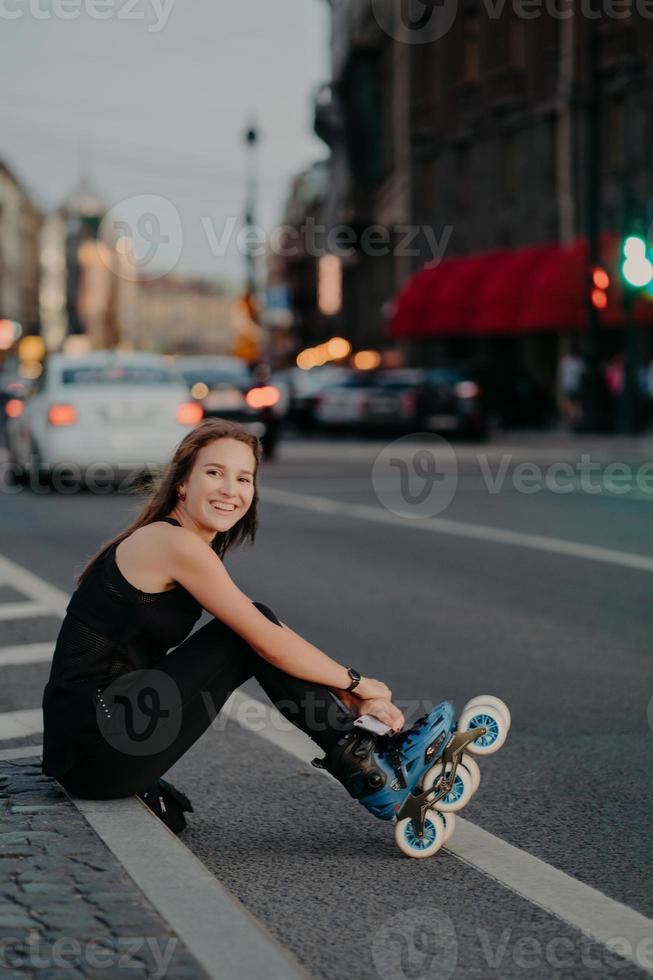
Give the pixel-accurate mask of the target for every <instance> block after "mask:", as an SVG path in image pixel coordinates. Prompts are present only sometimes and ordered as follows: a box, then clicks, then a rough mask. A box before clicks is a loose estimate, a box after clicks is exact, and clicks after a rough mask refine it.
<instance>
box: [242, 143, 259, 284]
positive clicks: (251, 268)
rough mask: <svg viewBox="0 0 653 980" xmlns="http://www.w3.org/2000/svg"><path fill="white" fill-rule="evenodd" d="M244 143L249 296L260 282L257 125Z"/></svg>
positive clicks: (246, 252)
mask: <svg viewBox="0 0 653 980" xmlns="http://www.w3.org/2000/svg"><path fill="white" fill-rule="evenodd" d="M244 142H245V147H246V150H247V152H246V157H245V229H246V232H247V235H246V246H245V283H246V288H247V293H248V295H249V296H254V295H255V294H256V290H257V286H258V282H257V275H256V271H257V270H256V253H255V251H254V242H253V239H254V235H253V230H254V227H255V224H256V204H257V201H258V143H259V131H258V129H257V127H256V126H255V125H253V124H252V125H248V126H247V128H246V130H245V134H244Z"/></svg>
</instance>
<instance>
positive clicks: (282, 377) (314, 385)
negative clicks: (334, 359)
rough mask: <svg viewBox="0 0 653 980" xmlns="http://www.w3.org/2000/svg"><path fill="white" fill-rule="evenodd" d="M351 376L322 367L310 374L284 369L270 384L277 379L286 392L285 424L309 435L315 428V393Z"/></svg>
mask: <svg viewBox="0 0 653 980" xmlns="http://www.w3.org/2000/svg"><path fill="white" fill-rule="evenodd" d="M351 374H352V370H351V368H347V367H341V366H339V365H327V364H325V365H323V366H321V367H314V368H310V370H304V369H302V368H298V367H292V368H287V369H285V370H283V371H278V372H276V373H275V374H274V375H273V379H272V380H273V381H276V380H277V379H278V380H279V382H282V383H283V385H284V386H285V388H286V391H287V407H286V418H287V419H288V422H289V423H290V424H291V425H293V426H294V427H295V428H297V429H299V430H300V431H302V432H310V431H312V430H314V429H315V428H316V425H317V421H316V418H315V406H316V402H317V398H318V395H319V393H320V392H321V391H322V390H323V389H324V388H326V387H327V386H329V385H332V384H335V383H338V382H340V381H342V380H343V379H344V378H348V377H349V376H350V375H351Z"/></svg>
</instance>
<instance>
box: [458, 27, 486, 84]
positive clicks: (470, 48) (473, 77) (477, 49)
mask: <svg viewBox="0 0 653 980" xmlns="http://www.w3.org/2000/svg"><path fill="white" fill-rule="evenodd" d="M480 79H481V18H480V17H479V15H478V14H473V13H472V14H464V15H463V56H462V80H463V82H478V81H480Z"/></svg>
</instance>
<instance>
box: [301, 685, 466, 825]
mask: <svg viewBox="0 0 653 980" xmlns="http://www.w3.org/2000/svg"><path fill="white" fill-rule="evenodd" d="M454 726H455V718H454V708H453V705H452V704H451V702H450V701H443V702H442V703H441V704H439V705H437V707H435V708H434V709H433V710H432V711H431V712H429V714H427V715H423V716H422V717H421V718H418V719H417V721H416V722H415V724H414V725H412V727H411V728H409V729H408V730H406V731H403V732H399V733H398V734H397V735H375V734H374V733H372V732H368V731H365V729H362V728H354V729H352V730H351V731H349V732H347V733H346V734H345V735H342V736H341V737H340V738H339V739H338V741H337V742H336V744H335V745H334V746H333V747H332V748H331V749H330V750H329V752H327V754H326V755H325V757H324V758H323V759H313V761H312V765H314V766H316V767H317V768H319V769H326V771H327V772H329V773H331V775H332V776H334V777H335V778H336V779H337V780H338V781H339V782H340V783H342V785H343V786H344V787H345V789H346V790H347V792H348V793H349V795H350V796H351V797H353V798H354V799H356V800H358V801H359V802H360V803H361V804H362V805H363V806H364V807H365V808H366V809H367V810H369V811H370V813H372V814H373V815H374V816H375V817H378V818H379V819H380V820H393V819H394V818H395V817H396V816H397V815H398V813H399V811H400V810H401V808H402V805H403V804H404V803H405V801H406V800H407V798H408V797H409V796H411V795H412V794H413V793H414V792H415V790H419V787H420V783H421V780H422V777H423V776H424V774H425V773H426V772H427V770H429V769H430V768H431V767H432V766H433V765H434V764H435V763H436V762H437V761H438V759H439V758H440V757H441V756H442V753H443V751H444V748H445V746H446V745H447V743H448V742H449V740H450V738H451V736H452V734H453V730H454Z"/></svg>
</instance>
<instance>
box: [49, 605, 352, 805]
mask: <svg viewBox="0 0 653 980" xmlns="http://www.w3.org/2000/svg"><path fill="white" fill-rule="evenodd" d="M254 605H255V606H256V607H257V608H258V609H260V611H261V612H262V613H263V614H264V615H265V616H267V617H268V619H271V620H272V621H273V622H275V623H278V622H279V620H278V619H277V617H276V616H275V615H274V613H273V612H272V611H271V610H270V609H268V607H267V606H264V605H263V604H262V603H259V602H256V603H254ZM252 676H253V677H255V678H256V680H257V681H258V682H259V684H260V685H261V687H262V688H263V690H264V691H265V693H266V694H267V696H268V697H269V699H270V701H271V702H272V703H273V704H274V705H275V706H276V707H277V708H278V710H279V711H280V712H281V714H282V715H283V716H284V717H285V718H286V719H287V720H288V721H290V722H292V723H293V724H294V725H296V726H297V727H298V728H300V729H301V730H302V731H304V732H305V733H306V734H307V735H309V736H310V737H311V738H312V739H313V740H314V741H315V742H316V743H317V745H318V746H319V747H320V748H322V749H324V751H327V750H328V749H329V748H330V746H331V745H333V743H334V742H335V741H336V740H337V739H338V738H339V737H340V736H341V735H342V734H343V732H345V731H348V730H349V729H350V728H351V726H352V724H353V720H354V716H353V715H352V714H351V712H350V711H349V710H348V709H347V708H346V707H345V706H344V705H343V704H342V702H341V701H340V700H339V699H338V698H337V697H336V696H335V695H334V694H333V692H332V691H330V690H329V689H328V688H327V687H323V686H321V685H319V684H313V683H311V682H309V681H304V680H300V679H299V678H297V677H292V676H291V675H290V674H286V673H285V672H284V671H282V670H279V669H278V668H277V667H275V666H273V665H272V664H270V663H268V661H266V660H264V659H263V658H262V657H260V656H259V655H258V654H257V653H256V652H255V651H254V650H253V649H252V648H251V647H250V646H249V644H248V643H246V642H245V640H243V638H242V637H240V636H239V635H238V634H237V633H235V632H234V631H233V630H232V629H230V627H228V626H226V625H225V624H224V623H223V622H221V621H220V620H219V619H212V620H211V621H210V622H208V623H207V624H206V625H205V626H203V627H201V628H200V629H198V630H196V632H195V633H193V634H191V636H189V637H188V638H187V639H186V640H184V641H183V643H180V644H179V646H178V647H175V649H174V650H173V651H172V652H171V653H169V654H168V655H167V656H166V657H164V659H163V661H162V662H161V663H160V664H158V665H157V667H156V668H153V669H152V670H147V671H146V670H142V671H135V672H133V674H125V675H123V676H122V677H121V678H119V679H118V681H117V682H114V683H113V684H111V685H110V686H109V687H108V688H107V689H106V690H105V691H104V692H103V693H102V698H103V703H102V704H100V706H99V712H98V723H99V728H100V731H101V732H102V738H101V739H100V741H99V743H98V746H97V747H94V748H93V750H92V752H91V753H90V754H89V755H88V756H87V757H85V758H84V759H83V760H82V761H81V762H80V763H78V764H77V765H76V766H75V768H74V769H72V770H69V771H68V772H67V773H64V774H63V775H61V776H59V777H58V780H59V782H60V783H61V784H62V785H63V786H64V787H65V788H66V789H67V790H68V791H69V792H70V793H71V794H72V795H74V796H78V797H80V798H82V799H115V798H117V797H125V796H133V795H134V794H136V793H140V792H141V791H142V790H144V789H145V788H147V787H148V786H149V785H151V784H152V783H153V782H155V781H156V780H157V779H158V778H159V777H160V776H162V775H163V774H164V773H165V772H167V770H168V769H170V767H171V766H173V765H174V763H175V762H177V760H178V759H179V758H180V757H181V756H182V755H183V754H184V753H185V752H186V751H187V750H188V749H189V748H190V747H191V745H193V743H194V742H196V741H197V739H198V738H199V737H200V735H202V733H203V732H205V731H206V729H207V728H208V727H209V726H210V725H211V723H212V722H214V720H215V719H216V716H217V714H218V712H219V710H220V708H221V707H222V706H223V704H224V703H225V701H226V700H227V698H228V697H229V695H230V694H231V693H232V691H234V690H235V689H236V688H238V687H240V685H241V684H243V683H244V682H245V681H246V680H248V679H249V678H250V677H252ZM250 720H253V719H250ZM260 723H261V725H263V720H262V719H261V722H260Z"/></svg>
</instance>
